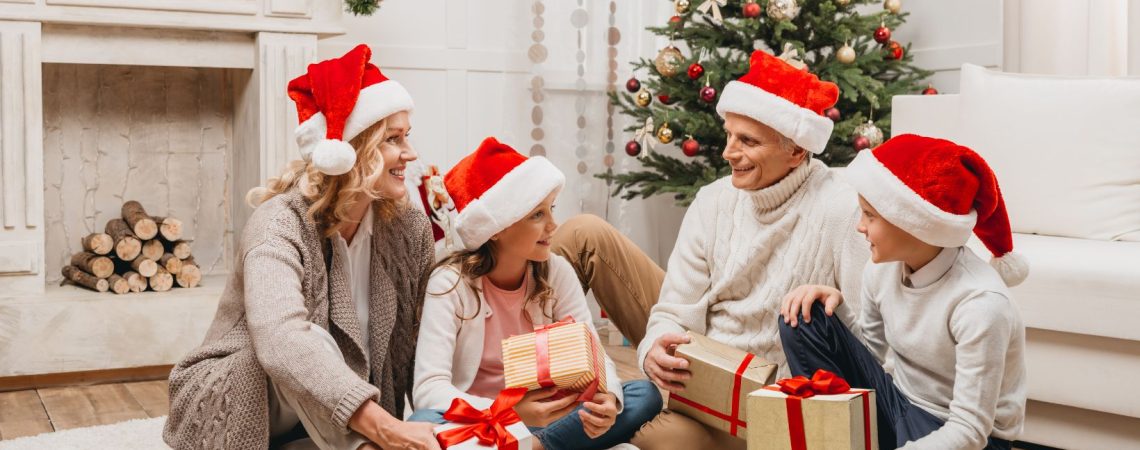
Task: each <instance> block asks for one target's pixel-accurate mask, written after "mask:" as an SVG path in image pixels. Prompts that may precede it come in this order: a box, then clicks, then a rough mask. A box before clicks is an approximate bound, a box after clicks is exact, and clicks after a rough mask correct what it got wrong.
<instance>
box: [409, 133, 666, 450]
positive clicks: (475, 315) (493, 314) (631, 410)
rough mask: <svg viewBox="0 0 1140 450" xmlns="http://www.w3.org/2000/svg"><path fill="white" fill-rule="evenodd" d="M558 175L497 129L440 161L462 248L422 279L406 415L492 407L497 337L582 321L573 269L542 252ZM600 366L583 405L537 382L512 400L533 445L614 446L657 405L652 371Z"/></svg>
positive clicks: (498, 368)
mask: <svg viewBox="0 0 1140 450" xmlns="http://www.w3.org/2000/svg"><path fill="white" fill-rule="evenodd" d="M564 182H565V177H564V176H563V175H562V173H561V172H560V171H559V170H558V169H557V168H555V167H554V165H553V164H551V163H550V162H549V161H547V160H546V159H545V158H542V157H533V158H527V157H525V156H523V155H521V154H519V153H518V152H516V151H515V150H514V149H512V148H510V147H508V146H506V145H504V144H501V143H499V142H498V141H497V140H495V139H494V138H487V139H486V140H485V141H483V143H482V144H481V145H480V146H479V148H478V149H477V150H475V152H474V153H472V154H471V155H468V156H467V157H466V158H464V159H463V160H462V161H460V162H459V164H457V165H456V166H455V168H453V169H452V170H451V171H450V172H448V173H447V176H446V177H445V179H444V184H445V185H446V187H447V190H448V192H449V193H450V194H451V196H452V200H453V201H454V203H455V207H456V210H457V211H458V217H457V218H456V222H455V223H456V225H455V232H456V233H457V234H458V238H459V239H460V240H461V241H462V243H463V246H464V248H465V250H462V251H458V252H456V253H453V254H451V255H450V256H448V257H447V258H445V259H444V260H443V261H440V263H439V264H438V265H437V268H436V270H435V271H434V272H433V273H432V276H431V279H430V281H429V282H428V288H427V296H426V297H427V298H426V299H425V301H424V309H423V316H422V319H421V320H422V323H421V328H420V335H419V342H418V348H419V349H418V350H417V353H416V369H415V383H414V386H413V388H412V398H413V402H414V405H415V408H416V413H415V414H413V415H412V417H410V418H409V420H412V421H416V420H420V421H426V422H436V423H443V418H442V414H443V411H444V410H446V409H447V408H448V407H449V406H450V405H451V402H452V400H453V399H455V398H462V399H464V400H466V401H467V402H468V403H470V404H471V405H472V406H475V407H476V408H480V409H485V408H488V407H490V405H491V403H492V401H493V400H494V398H495V397H496V396H498V394H499V391H501V390H503V389H504V383H503V358H502V348H501V342H502V340H503V339H504V338H507V337H510V336H512V335H517V334H526V333H530V332H532V331H533V330H534V327H536V326H542V325H546V324H550V323H553V322H555V321H557V320H561V319H562V318H565V317H567V316H569V317H572V318H573V319H574V321H576V322H579V323H585V324H588V325H589V324H590V323H591V318H590V312H589V310H588V309H587V308H586V298H585V294H584V293H583V292H582V285H581V284H580V283H579V282H578V277H577V275H576V274H575V273H574V269H573V268H572V267H571V266H570V264H569V263H568V262H566V260H565V259H563V258H561V257H558V256H552V255H551V254H550V238H551V235H553V234H554V230H555V229H556V228H557V227H558V225H557V224H555V223H554V217H553V215H552V210H553V209H554V199H555V197H557V195H558V192H559V191H560V190H561V189H562V185H563V183H564ZM590 328H591V330H593V327H592V326H590ZM605 370H606V379H607V380H608V385H607V392H605V393H598V394H596V395H595V396H594V398H593V399H592V400H590V401H586V402H583V403H581V405H579V404H578V403H577V401H576V397H575V396H572V395H570V396H563V397H557V396H556V394H557V392H556V391H555V390H554V389H542V390H536V391H531V392H530V393H528V394H527V395H526V397H524V398H523V400H522V401H521V402H520V403H519V404H518V405H516V406H515V411H516V412H517V413H518V414H519V416H520V417H521V418H522V420H523V422H524V423H525V424H526V425H527V426H528V427H530V429H531V431H532V432H533V433H534V435H535V437H536V438H537V439H535V440H534V442H535V443H534V447H533V448H535V449H543V448H545V449H549V450H559V449H576V450H585V449H601V448H608V447H612V446H614V445H617V444H620V443H623V442H626V441H628V440H629V439H630V438H631V437H632V436H633V434H634V433H635V432H636V431H637V430H638V428H640V427H641V425H642V424H643V423H645V422H646V421H648V420H649V419H651V418H653V416H655V415H656V414H657V413H658V412H660V411H661V396H660V394H659V393H658V391H657V389H656V388H655V387H654V386H653V385H652V384H651V383H649V382H648V381H644V380H643V381H633V382H629V383H625V384H624V385H623V384H622V383H621V381H620V379H619V378H618V376H617V371H616V369H615V367H614V364H613V362H612V361H610V359H609V358H608V357H607V358H606V367H605Z"/></svg>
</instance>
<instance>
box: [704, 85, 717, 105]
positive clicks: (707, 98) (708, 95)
mask: <svg viewBox="0 0 1140 450" xmlns="http://www.w3.org/2000/svg"><path fill="white" fill-rule="evenodd" d="M700 96H701V101H703V102H705V103H712V102H714V101H716V88H714V87H712V86H709V85H708V82H706V83H705V87H703V88H701V91H700Z"/></svg>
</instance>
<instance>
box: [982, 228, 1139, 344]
mask: <svg viewBox="0 0 1140 450" xmlns="http://www.w3.org/2000/svg"><path fill="white" fill-rule="evenodd" d="M968 245H969V246H970V247H971V248H972V249H973V250H974V252H975V253H977V254H978V255H985V257H986V258H989V256H990V254H989V253H988V252H987V251H986V250H985V247H983V246H982V245H981V242H979V241H978V240H977V238H974V239H971V241H970V243H969V244H968ZM1013 248H1014V250H1015V251H1017V252H1019V253H1021V254H1023V255H1025V257H1026V258H1028V259H1029V278H1026V279H1025V282H1023V283H1021V284H1020V285H1018V286H1017V287H1014V288H1013V289H1012V291H1013V300H1014V303H1016V304H1017V305H1018V308H1019V309H1020V311H1021V318H1022V320H1024V321H1025V326H1026V327H1029V328H1039V329H1045V330H1055V331H1063V332H1066V333H1078V334H1088V335H1093V336H1104V337H1111V338H1117V339H1129V340H1134V341H1140V327H1138V326H1136V318H1137V317H1140V242H1107V241H1097V240H1089V239H1072V238H1062V237H1055V236H1037V235H1031V234H1014V235H1013Z"/></svg>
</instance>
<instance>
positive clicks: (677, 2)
mask: <svg viewBox="0 0 1140 450" xmlns="http://www.w3.org/2000/svg"><path fill="white" fill-rule="evenodd" d="M673 9H674V10H676V11H677V14H684V13H685V12H687V11H688V10H689V0H674V1H673Z"/></svg>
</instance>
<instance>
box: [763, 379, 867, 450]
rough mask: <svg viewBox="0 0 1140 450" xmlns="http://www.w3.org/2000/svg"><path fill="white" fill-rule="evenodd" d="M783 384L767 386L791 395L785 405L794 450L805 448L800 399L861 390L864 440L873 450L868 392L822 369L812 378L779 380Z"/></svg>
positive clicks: (789, 434) (805, 438) (777, 382)
mask: <svg viewBox="0 0 1140 450" xmlns="http://www.w3.org/2000/svg"><path fill="white" fill-rule="evenodd" d="M776 384H777V385H779V386H780V388H779V389H776V388H774V387H771V386H766V387H764V389H768V390H771V391H777V390H778V391H780V392H783V393H785V394H788V398H787V399H785V405H786V406H785V407H786V408H787V411H788V437H789V439H790V440H791V445H792V450H806V449H807V437H806V435H805V433H804V414H803V406H802V405H801V404H800V402H801V401H802V400H803V399H805V398H810V397H812V396H815V395H836V394H846V393H860V396H862V397H863V418H864V420H863V443H864V447H865V448H866V449H867V450H871V417H870V415H871V409H870V408H871V405H870V400H869V397H868V396H867V391H865V390H862V389H859V390H852V389H851V385H850V384H848V383H847V380H844V379H843V378H841V377H840V376H839V375H836V374H834V373H831V372H828V371H826V370H823V369H819V370H816V371H815V373H814V374H812V376H811V378H810V379H809V378H807V377H805V376H803V375H798V376H796V377H793V378H784V379H781V380H776Z"/></svg>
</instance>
